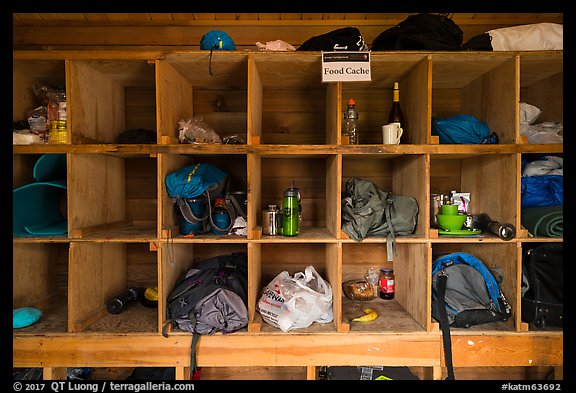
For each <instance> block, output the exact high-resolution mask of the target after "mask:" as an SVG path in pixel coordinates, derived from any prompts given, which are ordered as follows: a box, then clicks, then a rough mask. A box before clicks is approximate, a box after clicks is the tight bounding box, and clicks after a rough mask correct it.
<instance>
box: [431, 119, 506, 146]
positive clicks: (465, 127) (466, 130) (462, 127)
mask: <svg viewBox="0 0 576 393" xmlns="http://www.w3.org/2000/svg"><path fill="white" fill-rule="evenodd" d="M432 135H435V136H438V137H439V139H440V144H487V143H490V144H491V143H498V142H499V140H498V135H497V134H496V133H495V132H492V133H490V128H489V127H488V124H486V123H485V122H483V121H480V120H478V119H477V118H475V117H474V116H471V115H454V116H451V117H447V118H445V119H440V118H437V117H433V118H432Z"/></svg>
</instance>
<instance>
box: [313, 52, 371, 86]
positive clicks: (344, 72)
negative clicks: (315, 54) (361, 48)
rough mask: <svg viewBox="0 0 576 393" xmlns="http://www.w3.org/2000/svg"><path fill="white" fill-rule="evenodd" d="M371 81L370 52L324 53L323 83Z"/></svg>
mask: <svg viewBox="0 0 576 393" xmlns="http://www.w3.org/2000/svg"><path fill="white" fill-rule="evenodd" d="M371 80H372V73H371V70H370V52H322V82H358V81H371Z"/></svg>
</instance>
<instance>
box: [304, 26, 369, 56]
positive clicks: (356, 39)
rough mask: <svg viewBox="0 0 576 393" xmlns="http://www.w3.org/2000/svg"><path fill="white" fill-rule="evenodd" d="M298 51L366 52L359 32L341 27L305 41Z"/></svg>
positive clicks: (353, 28)
mask: <svg viewBox="0 0 576 393" xmlns="http://www.w3.org/2000/svg"><path fill="white" fill-rule="evenodd" d="M296 50H298V51H325V52H332V51H348V52H355V51H365V50H368V47H367V46H366V43H365V42H364V38H362V34H360V30H358V28H356V27H343V28H341V29H337V30H332V31H330V32H328V33H325V34H322V35H318V36H314V37H312V38H309V39H308V40H306V41H305V42H304V43H303V44H302V45H300V46H299V47H298V49H296Z"/></svg>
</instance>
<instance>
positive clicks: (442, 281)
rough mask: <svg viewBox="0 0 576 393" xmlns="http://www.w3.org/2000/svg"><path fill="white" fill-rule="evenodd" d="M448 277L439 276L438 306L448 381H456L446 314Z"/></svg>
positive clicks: (441, 274)
mask: <svg viewBox="0 0 576 393" xmlns="http://www.w3.org/2000/svg"><path fill="white" fill-rule="evenodd" d="M447 280H448V276H447V275H446V274H444V273H443V272H440V273H439V274H438V283H437V288H436V290H437V292H438V297H437V298H436V302H437V303H436V305H437V307H438V313H439V314H440V329H441V330H442V342H443V344H444V361H445V362H446V368H447V370H448V376H447V377H446V379H448V380H454V367H453V365H452V341H451V339H450V325H449V324H448V313H447V312H446V301H445V297H446V282H447Z"/></svg>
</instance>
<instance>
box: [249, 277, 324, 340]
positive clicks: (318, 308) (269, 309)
mask: <svg viewBox="0 0 576 393" xmlns="http://www.w3.org/2000/svg"><path fill="white" fill-rule="evenodd" d="M258 309H259V311H260V314H261V315H262V319H264V321H266V322H267V323H269V324H270V325H272V326H275V327H277V328H280V329H281V330H282V331H283V332H287V331H289V330H292V329H297V328H305V327H308V326H310V325H312V323H313V322H320V323H327V322H331V321H332V320H333V319H334V314H333V312H332V287H331V286H330V284H329V283H328V282H327V281H325V280H324V279H323V278H322V277H321V276H320V275H319V274H318V272H317V271H316V270H315V269H314V267H313V266H308V267H307V268H306V270H305V271H304V273H302V272H298V273H296V274H294V276H293V277H291V276H290V275H289V274H288V272H286V271H283V272H281V273H280V274H278V275H277V276H276V277H275V278H274V279H273V280H272V281H271V282H270V283H269V284H268V286H267V287H266V288H264V291H263V292H262V296H261V297H260V301H259V302H258Z"/></svg>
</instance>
